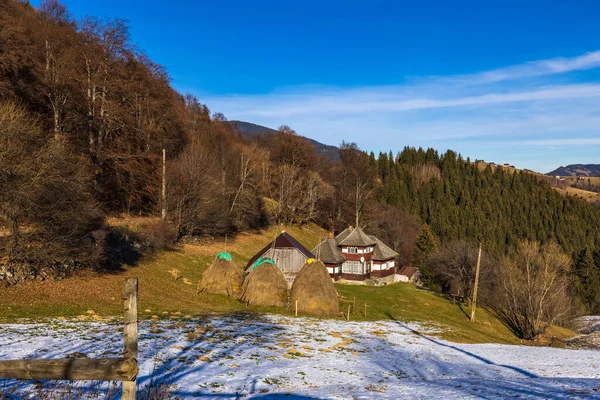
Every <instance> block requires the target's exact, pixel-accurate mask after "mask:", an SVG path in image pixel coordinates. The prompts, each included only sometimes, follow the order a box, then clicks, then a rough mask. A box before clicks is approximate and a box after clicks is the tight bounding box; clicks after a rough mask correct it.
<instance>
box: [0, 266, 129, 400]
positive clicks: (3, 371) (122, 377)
mask: <svg viewBox="0 0 600 400" xmlns="http://www.w3.org/2000/svg"><path fill="white" fill-rule="evenodd" d="M124 300H125V306H124V310H125V329H124V341H125V346H124V347H125V349H124V357H122V358H101V359H90V358H69V359H54V360H0V379H2V378H8V379H20V380H40V381H41V380H68V381H90V380H91V381H121V382H123V393H122V396H121V399H122V400H135V397H136V387H137V385H136V383H137V382H136V380H137V374H138V372H139V367H138V362H137V356H138V321H137V314H138V312H137V308H138V280H137V278H129V279H127V281H126V282H125V298H124Z"/></svg>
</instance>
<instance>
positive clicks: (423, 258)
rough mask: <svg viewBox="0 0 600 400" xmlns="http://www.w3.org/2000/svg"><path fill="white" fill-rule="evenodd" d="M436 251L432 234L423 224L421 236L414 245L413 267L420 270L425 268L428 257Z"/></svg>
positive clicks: (426, 225) (427, 226)
mask: <svg viewBox="0 0 600 400" xmlns="http://www.w3.org/2000/svg"><path fill="white" fill-rule="evenodd" d="M436 251H437V244H436V242H435V236H434V235H433V232H431V228H430V227H429V225H428V224H424V225H423V229H422V230H421V234H420V235H419V237H418V238H417V242H416V243H415V255H414V262H413V264H414V266H415V267H417V268H419V269H422V268H423V267H424V266H425V263H426V262H427V258H428V257H429V255H430V254H431V253H435V252H436Z"/></svg>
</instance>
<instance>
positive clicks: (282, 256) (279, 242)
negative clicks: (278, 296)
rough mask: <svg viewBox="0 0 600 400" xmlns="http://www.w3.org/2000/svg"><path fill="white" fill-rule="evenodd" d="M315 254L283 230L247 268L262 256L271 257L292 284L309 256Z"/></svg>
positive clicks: (252, 259)
mask: <svg viewBox="0 0 600 400" xmlns="http://www.w3.org/2000/svg"><path fill="white" fill-rule="evenodd" d="M314 257H315V256H314V255H313V254H312V253H311V252H310V251H309V250H307V249H306V247H304V246H303V245H302V244H301V243H300V242H298V241H297V240H296V239H294V238H293V237H292V236H291V235H290V234H289V233H287V232H285V231H283V232H281V235H279V236H277V237H276V238H275V240H273V241H272V242H271V243H269V244H268V245H266V246H265V247H264V248H263V249H262V250H261V251H259V252H258V253H256V255H255V256H254V257H252V258H251V259H250V261H248V265H247V268H248V269H250V268H251V267H252V266H253V265H254V263H256V261H258V259H260V258H270V259H271V260H273V261H275V265H277V267H278V268H279V269H280V270H281V272H282V273H283V276H285V279H286V280H287V281H288V284H290V285H291V284H292V282H293V281H294V278H295V277H296V275H297V274H298V272H300V269H301V268H302V266H304V264H306V261H307V260H308V259H309V258H314Z"/></svg>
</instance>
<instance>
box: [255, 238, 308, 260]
mask: <svg viewBox="0 0 600 400" xmlns="http://www.w3.org/2000/svg"><path fill="white" fill-rule="evenodd" d="M274 242H275V246H273V242H271V243H269V244H268V245H266V246H265V247H264V248H263V249H262V250H261V251H259V252H258V253H256V255H255V256H254V257H252V258H251V259H250V261H248V264H247V266H251V265H252V264H254V263H255V262H256V260H258V259H259V258H260V257H262V256H263V255H264V254H265V253H266V252H267V251H268V250H270V249H271V248H272V247H275V248H276V249H285V248H295V249H298V251H300V252H301V253H302V254H304V255H305V256H306V257H308V258H314V257H315V256H314V255H313V254H312V253H311V252H310V251H308V249H307V248H306V247H304V246H302V244H300V242H299V241H297V240H296V239H294V238H293V237H292V235H290V234H289V233H287V232H281V235H279V236H277V237H276V238H275V240H274Z"/></svg>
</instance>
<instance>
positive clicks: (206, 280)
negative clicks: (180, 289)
mask: <svg viewBox="0 0 600 400" xmlns="http://www.w3.org/2000/svg"><path fill="white" fill-rule="evenodd" d="M243 275H244V271H243V270H242V268H241V267H239V266H238V265H236V263H235V262H233V261H226V260H221V259H215V260H214V261H213V263H212V264H211V265H210V267H208V269H207V270H206V271H204V273H203V274H202V280H201V281H200V285H199V287H198V289H199V290H200V291H201V292H202V291H207V292H208V293H214V294H223V295H225V296H231V297H235V298H237V297H239V295H240V294H241V292H242V280H243Z"/></svg>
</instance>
